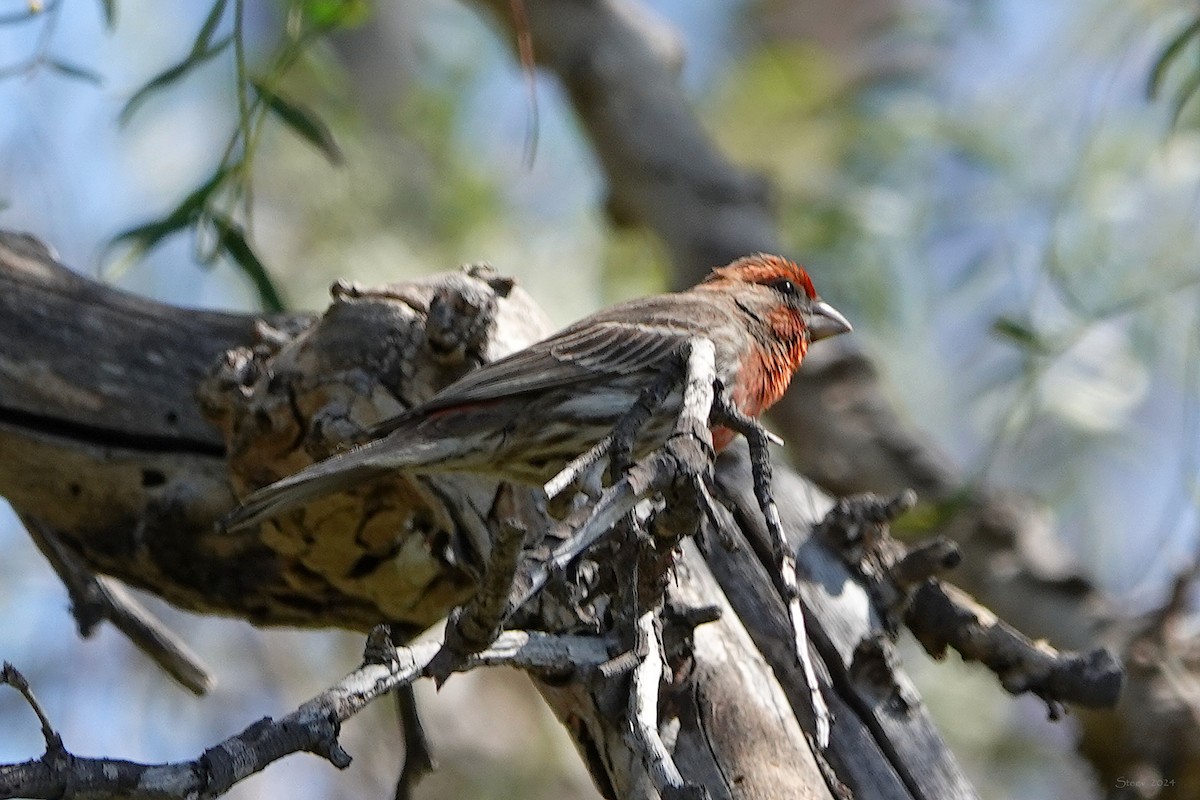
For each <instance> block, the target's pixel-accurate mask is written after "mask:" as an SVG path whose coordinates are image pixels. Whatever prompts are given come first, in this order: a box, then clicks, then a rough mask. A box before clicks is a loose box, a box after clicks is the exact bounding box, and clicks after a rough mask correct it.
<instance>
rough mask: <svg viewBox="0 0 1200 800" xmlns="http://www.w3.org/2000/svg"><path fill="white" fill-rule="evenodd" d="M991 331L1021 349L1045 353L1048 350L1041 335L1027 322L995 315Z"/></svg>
mask: <svg viewBox="0 0 1200 800" xmlns="http://www.w3.org/2000/svg"><path fill="white" fill-rule="evenodd" d="M992 333H994V334H996V335H997V336H999V337H1000V338H1002V339H1007V340H1009V341H1010V342H1012V343H1013V344H1015V345H1017V346H1018V347H1020V348H1021V349H1022V350H1028V351H1030V352H1033V353H1045V352H1048V351H1049V350H1050V348H1049V346H1048V345H1047V344H1046V341H1045V340H1044V339H1043V338H1042V335H1041V334H1040V333H1038V332H1037V331H1036V330H1034V328H1033V326H1032V325H1030V324H1029V323H1027V322H1022V321H1021V320H1017V319H1013V318H1012V317H997V318H996V320H995V321H994V322H993V323H992Z"/></svg>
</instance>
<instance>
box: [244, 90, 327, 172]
mask: <svg viewBox="0 0 1200 800" xmlns="http://www.w3.org/2000/svg"><path fill="white" fill-rule="evenodd" d="M250 84H251V85H252V86H253V87H254V91H256V92H258V96H259V97H261V98H262V100H263V102H264V103H266V104H267V108H269V109H270V110H271V111H272V112H273V113H274V114H275V116H277V117H278V118H279V121H280V122H282V123H283V124H284V125H287V126H288V127H289V128H291V129H292V132H293V133H295V134H296V135H298V136H299V137H300V138H301V139H304V140H305V141H307V142H308V143H309V144H311V145H312V146H313V147H315V148H317V149H318V150H320V151H321V152H322V153H324V155H325V157H326V158H327V159H329V161H330V163H331V164H341V163H342V162H343V161H344V160H345V159H344V156H343V155H342V149H341V148H340V147H338V143H337V141H335V140H334V138H333V133H331V132H330V130H329V126H328V125H326V124H325V123H324V121H322V119H321V118H320V117H318V116H317V114H316V112H314V111H312V110H311V109H309V108H307V107H305V106H302V105H300V104H299V103H297V102H295V101H293V100H290V99H288V98H286V97H284V96H283V95H281V94H279V93H278V92H275V91H274V90H272V89H270V88H268V87H267V86H265V85H264V84H263V83H262V81H260V80H258V79H255V78H251V79H250Z"/></svg>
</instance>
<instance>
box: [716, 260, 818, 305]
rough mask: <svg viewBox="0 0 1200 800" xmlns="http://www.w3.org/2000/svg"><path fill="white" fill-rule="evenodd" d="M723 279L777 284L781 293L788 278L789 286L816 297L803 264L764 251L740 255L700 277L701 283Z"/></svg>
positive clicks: (808, 296)
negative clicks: (702, 279)
mask: <svg viewBox="0 0 1200 800" xmlns="http://www.w3.org/2000/svg"><path fill="white" fill-rule="evenodd" d="M725 281H736V282H740V283H757V284H759V285H760V286H768V287H771V288H778V289H780V290H781V291H783V292H784V293H785V294H786V293H788V292H789V291H791V290H789V289H788V287H787V286H786V285H785V284H786V283H788V282H790V284H791V286H792V289H795V290H798V291H800V292H803V293H804V295H805V296H806V297H807V298H808V299H809V300H816V299H817V290H816V289H814V288H813V283H812V278H810V277H808V273H807V272H806V271H805V270H804V267H802V266H800V265H799V264H796V263H795V262H792V261H789V260H788V259H786V258H784V257H783V256H773V255H770V254H768V253H755V254H754V255H750V256H743V257H742V258H739V259H738V260H737V261H734V262H732V263H731V264H729V265H728V266H724V267H717V268H716V269H714V270H713V271H712V272H711V273H709V275H708V277H707V278H705V279H704V282H705V283H722V282H725Z"/></svg>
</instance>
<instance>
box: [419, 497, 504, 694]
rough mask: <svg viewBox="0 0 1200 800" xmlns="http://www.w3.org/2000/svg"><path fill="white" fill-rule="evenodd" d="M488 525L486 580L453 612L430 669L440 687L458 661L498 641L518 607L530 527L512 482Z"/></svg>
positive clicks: (492, 512)
mask: <svg viewBox="0 0 1200 800" xmlns="http://www.w3.org/2000/svg"><path fill="white" fill-rule="evenodd" d="M488 524H489V527H491V528H492V529H493V530H494V531H495V535H494V537H493V539H492V554H491V557H490V558H489V559H488V563H487V567H486V569H485V572H484V576H483V585H482V586H480V587H479V591H478V592H476V593H475V595H473V596H472V598H471V599H470V600H469V601H467V603H465V604H464V605H462V606H459V607H458V608H456V609H455V610H454V611H452V612H451V613H450V617H449V619H447V620H446V637H445V644H444V645H443V647H442V649H441V650H440V651H439V652H438V654H437V655H436V656H435V657H434V659H433V661H432V662H431V663H430V664H429V669H428V670H427V672H428V674H429V675H430V677H432V678H433V679H434V682H436V683H437V685H438V686H439V687H440V686H441V685H442V683H443V682H444V681H445V680H446V678H447V677H449V675H450V673H451V672H452V671H453V670H454V667H455V665H456V664H459V663H461V662H462V660H463V659H464V658H466V657H467V656H469V655H471V654H472V653H478V652H479V651H480V650H483V649H484V648H486V647H487V646H488V645H490V644H491V643H492V642H494V641H495V640H496V637H497V636H499V635H500V631H501V630H502V629H503V626H504V622H505V620H507V619H508V618H509V617H510V616H512V613H513V610H514V609H513V605H512V596H513V591H514V586H515V583H516V580H517V572H518V570H519V568H520V566H521V552H522V549H523V547H524V545H525V540H526V538H527V535H528V530H527V527H526V524H525V523H524V522H523V521H522V519H521V516H520V514H519V513H518V509H517V493H516V491H515V490H514V489H513V488H512V487H511V486H509V485H508V484H505V485H503V486H501V487H500V490H499V492H498V494H497V496H496V500H495V502H494V503H492V510H491V513H490V514H489V518H488Z"/></svg>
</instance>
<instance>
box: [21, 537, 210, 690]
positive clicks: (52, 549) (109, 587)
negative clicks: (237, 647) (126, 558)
mask: <svg viewBox="0 0 1200 800" xmlns="http://www.w3.org/2000/svg"><path fill="white" fill-rule="evenodd" d="M21 521H22V522H23V523H24V524H25V529H26V530H27V531H28V532H29V536H30V538H31V539H33V541H34V543H35V544H37V546H38V549H40V550H41V551H42V553H43V554H45V556H46V560H47V561H49V562H50V566H51V567H53V568H54V571H55V572H56V573H58V576H59V578H61V579H62V582H63V584H64V585H65V586H66V587H67V593H68V594H69V595H70V597H71V613H72V614H73V615H74V617H75V623H76V625H77V626H78V627H79V634H80V635H81V636H83V637H88V636H91V634H92V632H93V631H94V630H95V628H96V626H97V625H98V624H100V622H102V621H103V620H108V621H109V622H111V623H112V624H113V626H114V627H115V628H116V629H117V630H119V631H121V633H123V634H125V636H127V637H128V638H129V640H130V641H131V642H133V644H134V646H135V647H137V648H138V649H139V650H141V651H142V652H143V653H145V654H146V655H148V656H150V658H152V659H154V662H155V663H156V664H158V665H159V666H160V667H162V669H163V671H165V672H166V673H167V674H168V675H170V676H171V677H172V678H174V679H175V680H176V681H178V682H179V683H180V684H182V685H183V686H184V687H185V688H187V689H188V690H189V691H191V692H192V693H193V694H197V695H202V694H206V693H207V692H209V691H211V690H212V688H213V686H215V685H216V678H214V677H213V674H212V672H211V671H210V670H209V669H208V667H206V666H205V664H204V662H203V661H202V660H201V659H200V657H199V656H198V655H196V654H195V653H193V652H192V650H191V648H189V647H188V646H187V643H186V642H184V641H183V640H182V639H181V638H179V636H178V635H176V634H175V633H174V632H173V631H172V630H171V629H169V628H168V627H167V626H166V625H165V624H163V622H162V621H161V620H159V619H158V618H157V617H155V616H154V615H153V614H151V613H150V611H149V610H148V609H147V608H146V607H145V606H143V605H142V604H141V603H139V602H138V601H137V599H136V598H135V597H134V596H133V595H131V594H130V593H129V591H128V590H127V589H125V587H124V586H122V585H121V584H120V583H118V582H117V581H115V580H113V579H112V578H109V577H106V576H103V575H95V574H94V573H92V571H91V570H89V569H88V568H87V567H86V566H85V565H84V564H83V562H82V561H81V560H80V559H79V557H78V556H76V555H75V554H74V553H73V552H71V551H70V550H69V549H68V548H67V547H66V546H64V545H63V543H62V542H61V541H60V540H59V538H58V535H57V534H56V533H55V532H54V530H53V529H52V528H50V526H48V525H46V524H44V523H43V522H41V521H40V520H38V519H35V518H33V517H31V516H28V515H22V516H21Z"/></svg>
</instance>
